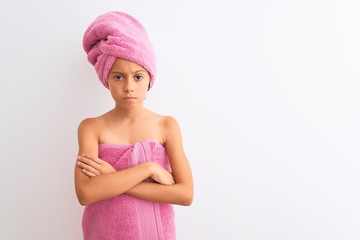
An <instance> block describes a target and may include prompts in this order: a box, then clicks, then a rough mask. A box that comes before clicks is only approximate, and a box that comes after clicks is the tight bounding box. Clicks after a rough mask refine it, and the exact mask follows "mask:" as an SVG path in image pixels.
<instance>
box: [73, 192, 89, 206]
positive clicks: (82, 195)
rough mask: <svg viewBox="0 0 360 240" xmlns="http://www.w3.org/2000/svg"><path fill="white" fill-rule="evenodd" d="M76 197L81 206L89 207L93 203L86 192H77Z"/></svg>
mask: <svg viewBox="0 0 360 240" xmlns="http://www.w3.org/2000/svg"><path fill="white" fill-rule="evenodd" d="M76 196H77V199H78V201H79V203H80V205H81V206H87V205H89V204H91V201H90V199H89V197H88V196H87V194H86V192H85V191H81V190H78V191H76Z"/></svg>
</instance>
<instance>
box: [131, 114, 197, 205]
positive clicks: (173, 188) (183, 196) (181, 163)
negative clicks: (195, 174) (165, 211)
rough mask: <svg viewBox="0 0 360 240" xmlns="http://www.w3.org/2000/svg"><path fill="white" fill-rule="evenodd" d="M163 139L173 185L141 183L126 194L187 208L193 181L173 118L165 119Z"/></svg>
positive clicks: (190, 200)
mask: <svg viewBox="0 0 360 240" xmlns="http://www.w3.org/2000/svg"><path fill="white" fill-rule="evenodd" d="M164 138H165V139H164V142H165V147H166V151H167V154H168V156H169V161H170V165H171V169H172V174H173V176H174V179H175V184H173V185H162V184H158V183H151V182H141V183H139V184H137V185H136V186H135V187H133V188H132V189H130V190H129V191H128V192H127V194H130V195H132V196H134V197H137V198H141V199H144V200H147V201H152V202H163V203H172V204H178V205H184V206H189V205H191V203H192V201H193V195H194V186H193V179H192V174H191V168H190V165H189V162H188V160H187V158H186V155H185V152H184V149H183V144H182V138H181V132H180V128H179V125H178V123H177V121H176V120H175V119H174V118H173V117H165V120H164Z"/></svg>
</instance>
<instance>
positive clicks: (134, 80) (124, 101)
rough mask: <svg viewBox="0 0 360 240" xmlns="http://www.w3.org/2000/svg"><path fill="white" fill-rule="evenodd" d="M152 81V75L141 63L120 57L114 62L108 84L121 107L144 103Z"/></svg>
mask: <svg viewBox="0 0 360 240" xmlns="http://www.w3.org/2000/svg"><path fill="white" fill-rule="evenodd" d="M149 82H150V75H149V73H148V71H146V70H145V69H144V68H143V67H141V66H140V65H138V64H136V63H134V62H130V61H127V60H124V59H120V58H118V59H117V60H116V61H115V63H114V64H113V66H112V68H111V70H110V74H109V78H108V85H109V90H110V93H111V95H112V97H113V99H114V100H115V102H116V105H117V106H118V107H121V108H132V107H135V106H137V105H139V104H140V105H142V102H143V101H144V99H145V96H146V93H147V90H148V87H149Z"/></svg>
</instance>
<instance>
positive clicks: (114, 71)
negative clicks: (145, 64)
mask: <svg viewBox="0 0 360 240" xmlns="http://www.w3.org/2000/svg"><path fill="white" fill-rule="evenodd" d="M138 72H146V71H145V70H142V69H140V70H137V71H135V72H132V73H138ZM113 73H120V74H124V73H123V72H119V71H113V72H111V73H110V74H113Z"/></svg>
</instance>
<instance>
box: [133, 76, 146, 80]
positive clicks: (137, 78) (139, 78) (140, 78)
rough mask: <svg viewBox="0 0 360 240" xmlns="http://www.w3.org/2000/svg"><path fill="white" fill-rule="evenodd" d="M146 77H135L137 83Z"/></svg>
mask: <svg viewBox="0 0 360 240" xmlns="http://www.w3.org/2000/svg"><path fill="white" fill-rule="evenodd" d="M143 78H144V77H143V76H141V75H136V76H135V80H136V81H140V80H142V79H143Z"/></svg>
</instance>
